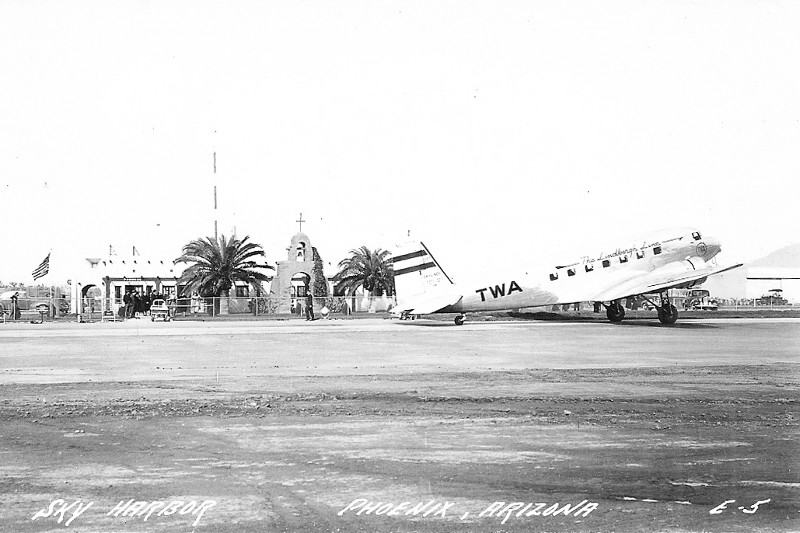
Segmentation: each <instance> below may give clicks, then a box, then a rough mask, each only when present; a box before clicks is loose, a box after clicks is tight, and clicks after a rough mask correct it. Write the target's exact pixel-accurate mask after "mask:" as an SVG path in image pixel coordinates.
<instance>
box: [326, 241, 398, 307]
mask: <svg viewBox="0 0 800 533" xmlns="http://www.w3.org/2000/svg"><path fill="white" fill-rule="evenodd" d="M388 256H389V252H388V251H387V250H381V249H380V248H376V249H375V251H374V252H372V251H370V249H369V248H367V247H366V246H362V247H361V248H359V249H357V250H350V257H347V258H345V259H342V260H341V261H339V273H338V274H336V276H334V278H333V279H334V281H335V282H336V292H338V293H341V292H346V293H347V294H349V295H352V294H353V293H354V292H355V291H356V290H357V289H358V288H359V287H364V290H365V291H367V292H368V293H369V295H370V296H383V295H384V294H386V295H388V296H391V295H392V294H393V293H394V268H393V266H392V260H391V259H389V257H388Z"/></svg>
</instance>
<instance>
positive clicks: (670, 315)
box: [658, 304, 678, 326]
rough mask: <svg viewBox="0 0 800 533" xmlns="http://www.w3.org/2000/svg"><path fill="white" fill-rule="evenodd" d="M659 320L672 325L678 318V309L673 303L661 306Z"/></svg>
mask: <svg viewBox="0 0 800 533" xmlns="http://www.w3.org/2000/svg"><path fill="white" fill-rule="evenodd" d="M658 320H659V322H661V323H662V324H666V325H668V326H671V325H672V324H674V323H675V322H676V321H677V320H678V309H677V308H676V307H675V306H674V305H672V304H669V306H667V307H659V308H658Z"/></svg>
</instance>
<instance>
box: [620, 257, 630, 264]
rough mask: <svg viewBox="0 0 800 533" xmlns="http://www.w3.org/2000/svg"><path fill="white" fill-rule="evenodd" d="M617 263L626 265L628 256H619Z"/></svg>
mask: <svg viewBox="0 0 800 533" xmlns="http://www.w3.org/2000/svg"><path fill="white" fill-rule="evenodd" d="M619 262H620V263H627V262H628V256H627V255H621V256H619Z"/></svg>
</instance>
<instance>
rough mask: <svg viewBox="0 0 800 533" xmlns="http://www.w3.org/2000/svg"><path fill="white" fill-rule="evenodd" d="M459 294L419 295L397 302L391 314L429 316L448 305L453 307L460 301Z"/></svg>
mask: <svg viewBox="0 0 800 533" xmlns="http://www.w3.org/2000/svg"><path fill="white" fill-rule="evenodd" d="M461 298H463V296H461V295H460V294H451V293H439V294H419V295H417V296H413V297H411V298H409V299H407V300H401V301H399V302H397V305H396V306H395V307H394V308H393V309H392V312H393V313H398V314H399V313H408V314H411V315H430V314H432V313H435V312H437V311H441V310H442V309H444V308H445V307H447V306H449V305H455V304H457V303H458V302H459V301H461Z"/></svg>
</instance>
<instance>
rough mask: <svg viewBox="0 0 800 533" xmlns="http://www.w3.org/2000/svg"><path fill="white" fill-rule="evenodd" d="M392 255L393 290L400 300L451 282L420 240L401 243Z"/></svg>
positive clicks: (429, 291)
mask: <svg viewBox="0 0 800 533" xmlns="http://www.w3.org/2000/svg"><path fill="white" fill-rule="evenodd" d="M392 256H393V257H392V262H393V264H394V285H395V291H396V292H397V297H398V298H399V299H400V300H404V299H406V298H408V297H411V296H417V295H420V294H426V293H431V292H433V291H434V289H437V288H440V287H443V286H447V285H452V284H453V281H452V280H451V279H450V277H449V276H448V275H447V274H446V273H445V272H444V270H443V269H442V267H441V266H440V265H439V263H438V262H437V261H436V259H434V257H433V255H432V254H431V252H430V250H428V248H427V247H426V246H425V244H424V243H422V242H409V243H405V244H401V245H399V246H398V247H397V248H396V249H395V251H394V253H393V254H392Z"/></svg>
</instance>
